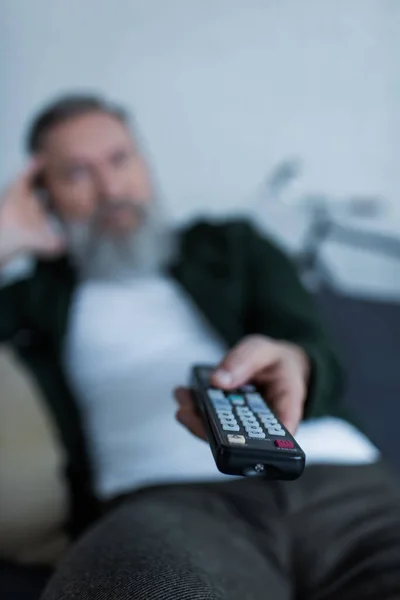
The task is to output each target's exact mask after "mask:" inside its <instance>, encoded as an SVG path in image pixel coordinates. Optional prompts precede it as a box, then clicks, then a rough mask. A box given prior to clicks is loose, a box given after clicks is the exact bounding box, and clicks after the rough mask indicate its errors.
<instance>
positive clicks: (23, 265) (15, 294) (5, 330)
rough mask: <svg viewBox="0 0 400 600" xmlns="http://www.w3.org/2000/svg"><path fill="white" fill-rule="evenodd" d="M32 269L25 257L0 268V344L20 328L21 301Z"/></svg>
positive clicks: (29, 260) (29, 261)
mask: <svg viewBox="0 0 400 600" xmlns="http://www.w3.org/2000/svg"><path fill="white" fill-rule="evenodd" d="M33 268H34V264H33V262H32V261H31V259H29V258H25V257H20V258H16V259H14V260H12V261H10V262H8V263H7V264H6V265H3V266H1V267H0V343H4V342H7V341H9V340H10V339H11V338H12V337H13V336H14V335H15V334H16V333H17V331H18V330H19V329H20V328H21V326H22V321H23V317H22V315H23V299H24V296H25V294H26V288H27V281H28V279H29V278H30V275H31V273H32V271H33Z"/></svg>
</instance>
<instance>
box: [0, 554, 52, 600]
mask: <svg viewBox="0 0 400 600" xmlns="http://www.w3.org/2000/svg"><path fill="white" fill-rule="evenodd" d="M51 573H52V571H51V569H50V568H47V567H26V566H22V565H15V564H13V563H11V562H8V561H5V560H1V559H0V599H1V600H38V598H39V597H40V594H41V593H42V592H43V590H44V588H45V586H46V583H47V581H48V579H49V577H50V575H51Z"/></svg>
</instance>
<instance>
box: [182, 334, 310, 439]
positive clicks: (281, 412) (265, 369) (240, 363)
mask: <svg viewBox="0 0 400 600" xmlns="http://www.w3.org/2000/svg"><path fill="white" fill-rule="evenodd" d="M309 373H310V364H309V360H308V357H307V355H306V354H305V352H304V351H303V350H302V349H301V348H300V347H298V346H296V345H294V344H289V343H287V342H283V341H277V340H273V339H271V338H268V337H265V336H262V335H252V336H249V337H246V338H245V339H243V340H242V341H241V342H240V343H239V344H237V345H236V346H235V347H234V348H233V349H232V350H231V351H230V352H229V353H228V354H227V356H226V357H225V358H224V360H223V361H222V362H221V364H220V365H219V367H218V368H217V369H216V371H215V373H214V375H213V378H212V381H211V383H212V384H213V385H215V386H216V387H220V388H222V389H225V390H231V389H235V388H237V387H239V386H241V385H244V384H245V383H248V382H249V381H252V382H254V383H255V384H257V385H258V386H260V387H261V388H262V389H264V390H265V396H264V397H265V400H266V401H267V403H268V404H269V405H270V406H271V408H272V410H273V412H274V413H275V414H276V416H277V418H278V419H279V420H280V421H281V422H282V423H283V425H285V427H286V428H287V429H288V430H289V432H290V433H292V434H294V433H295V431H296V429H297V426H298V424H299V422H300V421H301V418H302V416H303V409H304V403H305V400H306V397H307V389H308V380H309ZM175 397H176V400H177V402H178V406H179V408H178V411H177V415H176V416H177V419H178V420H179V421H180V423H182V425H184V426H185V427H187V428H188V429H189V430H190V431H191V432H192V433H193V434H194V435H196V436H197V437H200V438H202V439H205V437H206V436H205V431H204V427H203V424H202V421H201V418H200V417H199V416H198V414H197V413H196V409H195V406H194V403H193V400H192V397H191V393H190V391H189V390H188V389H186V388H178V389H177V390H176V391H175Z"/></svg>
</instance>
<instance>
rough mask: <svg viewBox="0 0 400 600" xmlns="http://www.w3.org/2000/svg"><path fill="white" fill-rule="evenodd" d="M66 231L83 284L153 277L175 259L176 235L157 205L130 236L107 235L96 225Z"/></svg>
mask: <svg viewBox="0 0 400 600" xmlns="http://www.w3.org/2000/svg"><path fill="white" fill-rule="evenodd" d="M64 228H65V231H66V235H67V240H68V247H69V254H70V256H71V260H72V263H73V265H74V266H75V268H76V270H77V272H78V276H79V278H80V280H81V281H88V280H90V281H102V282H110V283H111V282H127V281H130V280H132V279H135V278H138V277H146V276H149V275H154V274H156V273H158V272H161V271H162V270H163V269H164V268H165V267H166V266H167V265H168V264H169V263H170V262H171V261H172V260H173V257H174V256H175V251H176V235H175V234H174V233H173V232H172V230H171V228H170V227H168V225H167V223H166V221H165V219H164V218H163V215H162V212H161V210H160V209H159V208H158V207H156V206H155V205H152V206H151V208H150V209H149V210H148V211H147V213H146V215H145V217H144V221H143V223H141V224H139V227H138V229H137V230H135V231H134V232H130V233H129V234H123V235H121V234H119V235H113V236H111V235H107V234H104V233H102V232H100V231H99V230H98V229H97V228H96V226H95V224H94V223H89V224H88V223H67V224H64Z"/></svg>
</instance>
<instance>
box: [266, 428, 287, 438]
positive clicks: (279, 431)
mask: <svg viewBox="0 0 400 600" xmlns="http://www.w3.org/2000/svg"><path fill="white" fill-rule="evenodd" d="M267 431H268V433H269V435H276V436H278V435H279V436H282V437H284V436H285V435H286V433H285V431H284V430H283V429H276V428H269V429H267Z"/></svg>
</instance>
